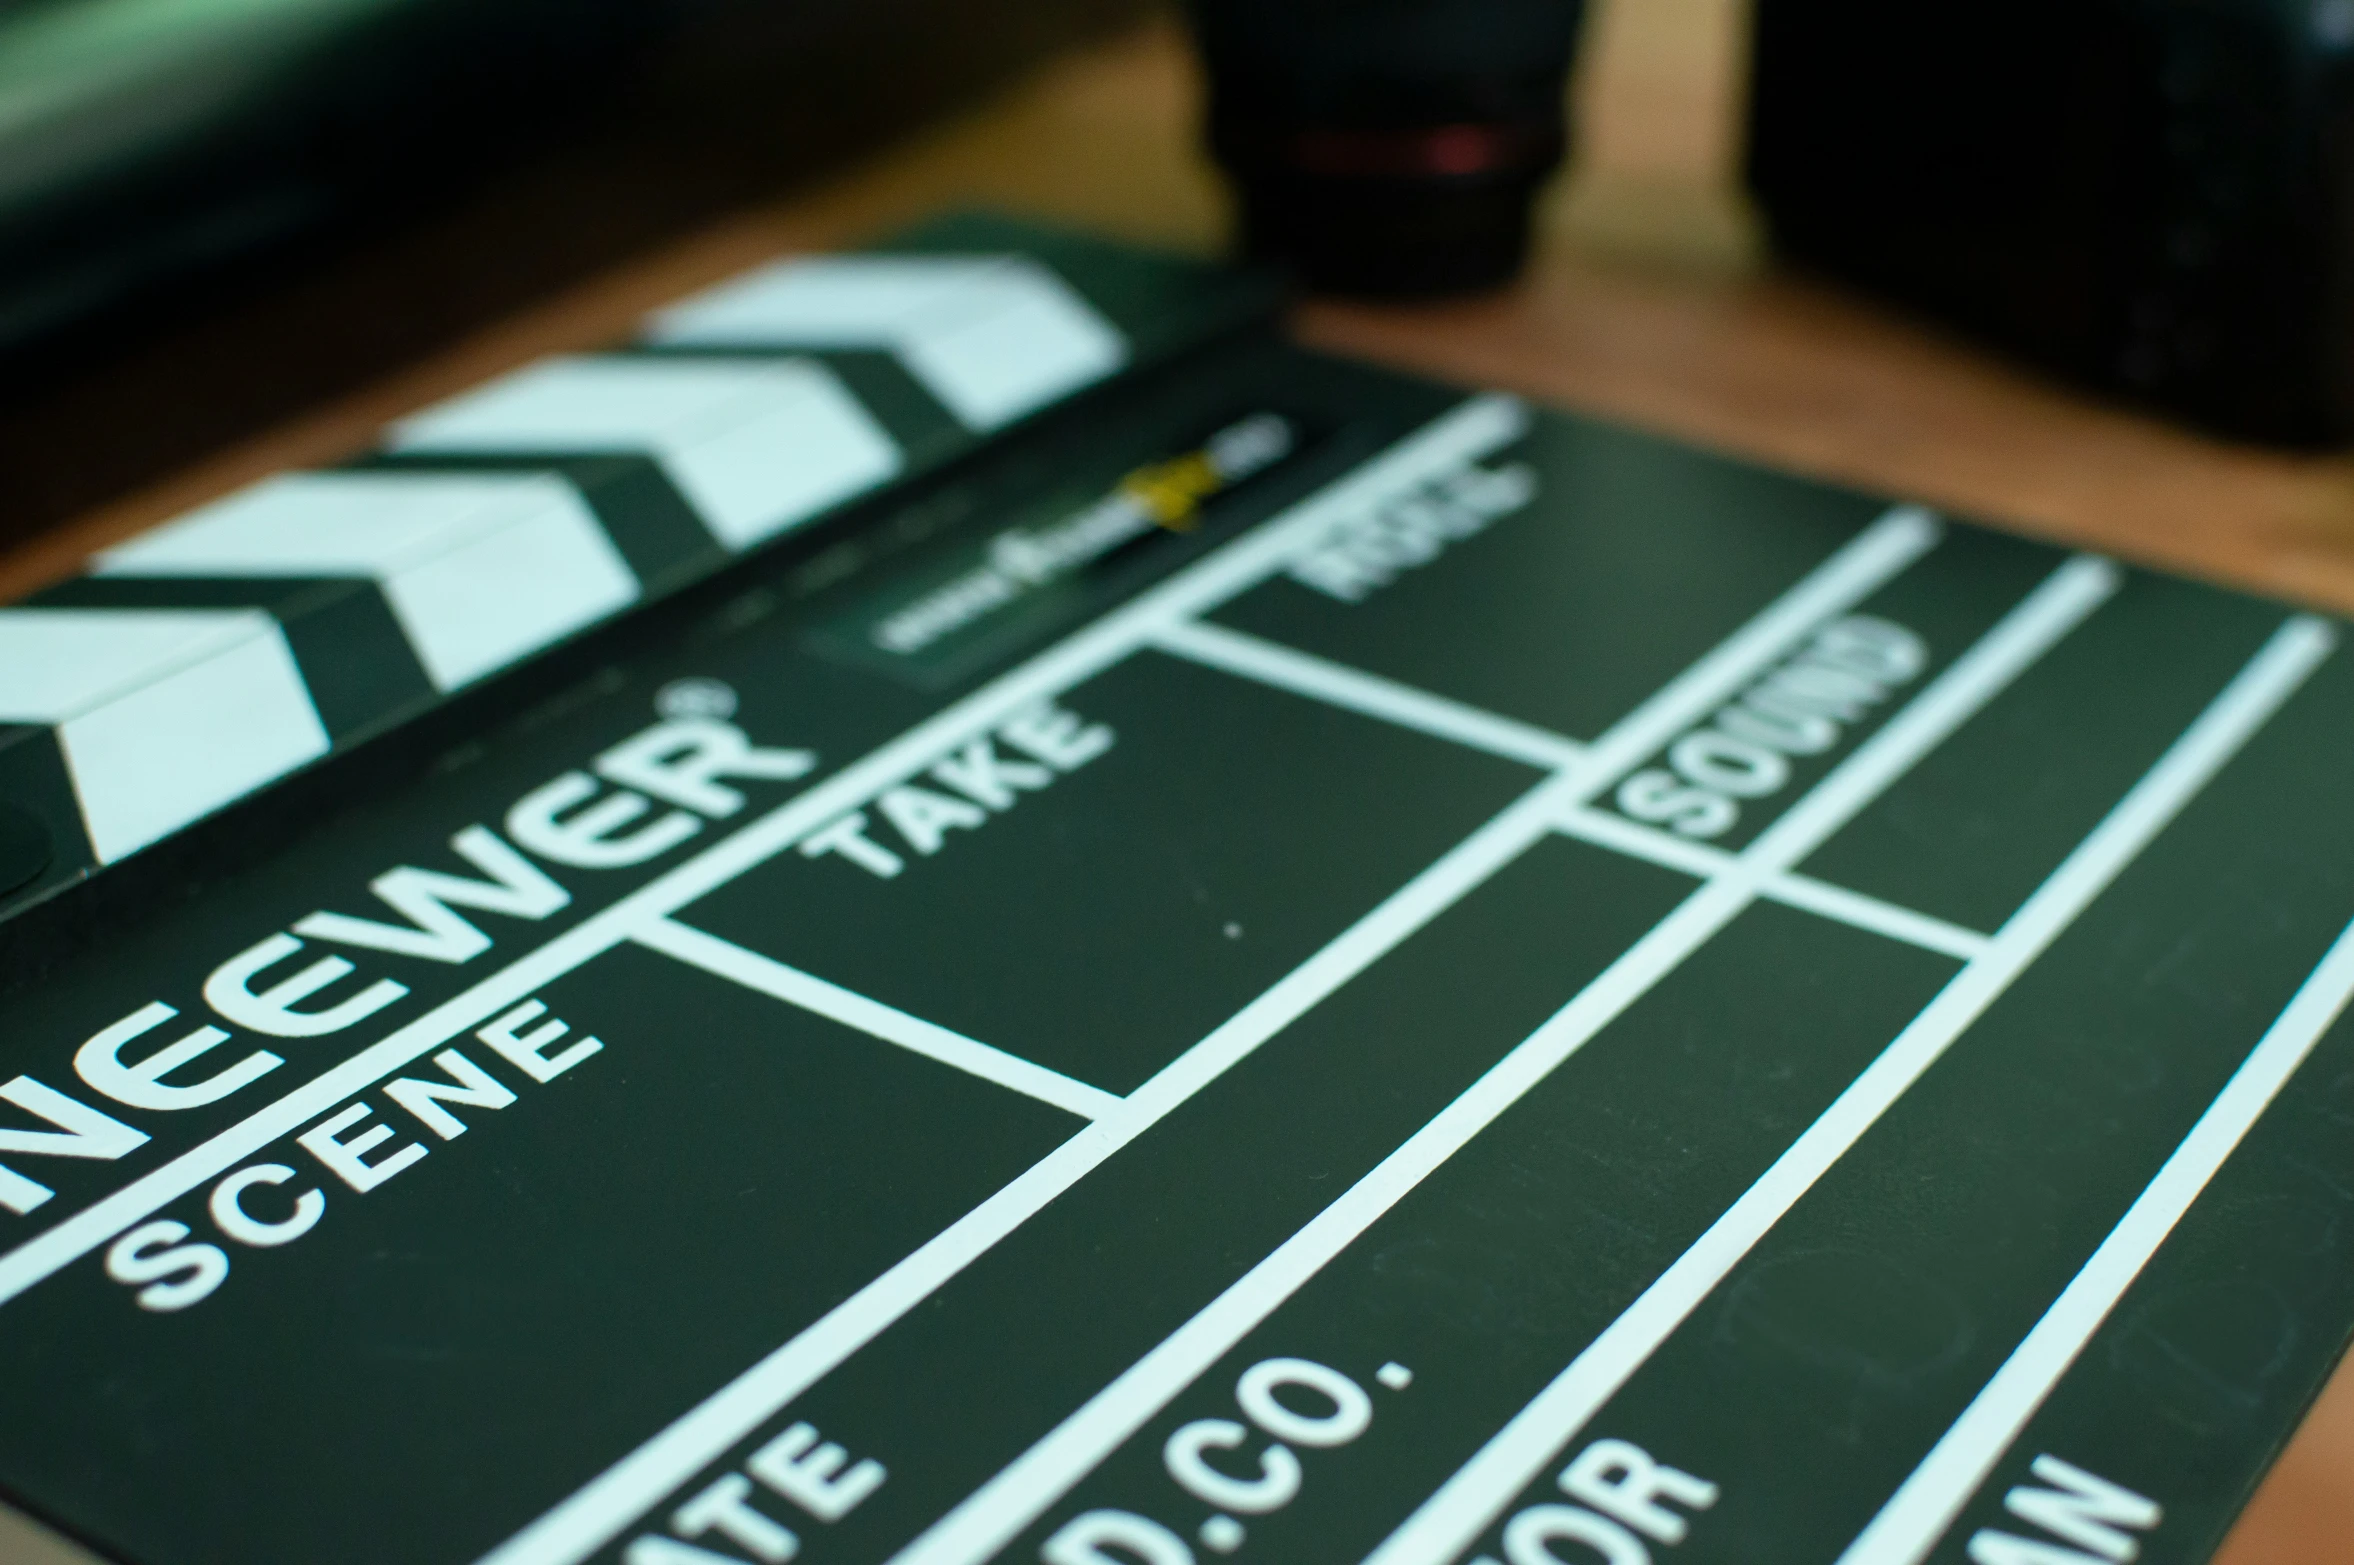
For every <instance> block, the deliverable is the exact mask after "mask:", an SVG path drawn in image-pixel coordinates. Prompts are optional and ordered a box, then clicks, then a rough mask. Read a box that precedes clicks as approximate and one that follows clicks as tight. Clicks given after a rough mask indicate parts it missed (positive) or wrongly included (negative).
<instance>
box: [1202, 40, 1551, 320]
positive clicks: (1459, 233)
mask: <svg viewBox="0 0 2354 1565" xmlns="http://www.w3.org/2000/svg"><path fill="white" fill-rule="evenodd" d="M1192 10H1193V16H1194V22H1195V27H1196V30H1197V32H1198V35H1199V37H1200V40H1201V46H1202V54H1203V57H1204V60H1205V61H1206V63H1207V65H1208V68H1209V79H1210V104H1209V137H1210V147H1211V151H1212V152H1213V153H1214V154H1215V155H1216V157H1217V159H1218V161H1219V162H1220V163H1221V164H1222V165H1224V166H1225V168H1226V170H1227V171H1228V172H1229V173H1230V174H1231V175H1232V176H1233V178H1234V181H1235V184H1236V187H1237V194H1238V196H1239V205H1240V216H1241V229H1242V232H1241V240H1242V246H1243V248H1244V250H1245V251H1246V252H1247V253H1248V254H1250V255H1252V256H1255V257H1258V258H1261V259H1266V260H1273V261H1278V262H1282V263H1284V264H1286V265H1288V266H1289V267H1291V268H1292V269H1293V271H1294V272H1295V273H1296V274H1297V276H1298V277H1299V279H1300V280H1301V281H1302V282H1303V283H1305V284H1306V285H1307V286H1308V287H1310V288H1314V289H1318V290H1323V291H1329V292H1336V293H1351V294H1361V295H1376V296H1416V295H1421V296H1429V295H1438V294H1448V293H1462V292H1469V291H1473V290H1477V289H1481V288H1488V287H1493V286H1496V285H1498V284H1501V283H1503V282H1506V281H1508V280H1509V279H1510V278H1511V277H1512V276H1513V274H1514V273H1515V272H1517V271H1518V270H1519V268H1520V265H1521V263H1522V261H1523V260H1524V259H1525V257H1526V254H1527V250H1528V239H1529V209H1530V206H1531V203H1532V201H1533V199H1534V197H1535V195H1536V191H1537V187H1538V186H1539V185H1540V184H1541V183H1543V181H1544V180H1545V178H1546V176H1547V175H1549V174H1550V173H1551V172H1552V171H1553V170H1554V169H1555V168H1556V167H1557V166H1559V164H1560V162H1561V158H1562V154H1563V151H1564V149H1565V144H1566V134H1565V131H1564V128H1563V113H1562V94H1563V90H1564V85H1565V82H1566V78H1567V75H1568V71H1569V64H1570V58H1571V54H1572V51H1573V49H1574V46H1575V42H1576V37H1577V26H1578V21H1579V17H1580V13H1581V11H1582V10H1583V4H1582V0H1193V6H1192Z"/></svg>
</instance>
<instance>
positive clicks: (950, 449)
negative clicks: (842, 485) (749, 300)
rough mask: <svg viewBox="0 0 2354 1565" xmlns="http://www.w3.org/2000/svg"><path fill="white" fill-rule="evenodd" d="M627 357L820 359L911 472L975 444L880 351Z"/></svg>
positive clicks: (646, 352)
mask: <svg viewBox="0 0 2354 1565" xmlns="http://www.w3.org/2000/svg"><path fill="white" fill-rule="evenodd" d="M628 356H636V357H641V358H651V359H704V360H710V359H720V360H725V361H729V362H734V363H753V364H758V363H771V364H773V363H776V362H778V361H780V360H784V359H815V360H816V361H817V362H818V363H820V364H823V365H824V366H825V367H826V368H827V369H829V370H832V371H833V372H834V376H835V378H836V379H838V380H840V381H841V382H842V384H843V385H844V386H846V387H848V388H849V391H850V395H851V396H852V397H854V398H855V399H857V402H858V405H859V406H861V407H863V408H865V409H866V411H867V412H868V413H869V414H870V415H872V416H873V418H874V419H875V421H876V422H877V423H879V424H881V425H882V426H883V432H884V433H885V434H887V435H889V436H890V437H891V438H892V440H893V441H895V442H896V443H897V444H898V446H899V452H900V458H901V460H902V462H903V463H904V464H905V466H906V470H907V471H909V472H914V471H916V470H918V469H921V468H926V467H930V466H932V465H933V464H934V463H936V462H939V461H942V460H944V459H945V458H947V457H950V456H953V455H955V454H956V452H958V451H959V450H961V449H963V448H964V447H966V446H968V445H971V444H972V443H973V441H974V439H975V436H974V435H973V433H972V432H971V431H970V430H968V429H966V428H965V426H964V423H963V421H962V420H961V419H959V418H958V417H957V416H956V414H955V413H954V412H953V411H951V410H950V408H949V406H948V404H947V403H945V402H942V401H941V400H940V399H939V398H938V397H936V396H934V395H933V394H932V390H931V388H930V387H929V386H926V385H925V384H924V383H923V382H922V381H920V380H918V379H916V378H915V376H914V375H913V374H911V373H909V371H908V368H907V366H906V365H905V364H904V363H902V362H901V361H900V358H899V355H898V354H896V353H891V352H887V351H886V350H884V349H881V348H746V347H737V346H733V345H731V344H728V343H724V342H659V343H641V344H639V345H638V346H637V347H634V348H630V349H627V350H624V352H622V353H616V354H614V355H613V357H615V358H621V357H628Z"/></svg>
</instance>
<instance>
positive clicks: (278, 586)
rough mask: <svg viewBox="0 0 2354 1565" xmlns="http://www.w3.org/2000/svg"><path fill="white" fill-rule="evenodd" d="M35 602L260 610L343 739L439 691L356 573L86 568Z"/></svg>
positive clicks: (377, 591)
mask: <svg viewBox="0 0 2354 1565" xmlns="http://www.w3.org/2000/svg"><path fill="white" fill-rule="evenodd" d="M33 602H34V603H36V604H37V605H39V606H40V607H42V608H55V609H69V608H70V609H260V610H262V611H263V612H264V613H267V614H269V615H271V616H272V617H274V618H275V619H276V620H277V621H278V624H279V626H280V628H282V629H283V630H284V631H285V633H286V647H287V650H288V651H290V652H292V653H293V654H294V662H295V666H296V667H297V668H299V669H301V670H302V679H303V684H304V685H305V686H307V687H308V688H309V690H310V693H311V704H312V705H313V706H315V707H317V708H318V712H319V721H320V722H321V723H322V724H324V725H325V726H326V729H327V736H328V737H329V738H330V739H333V740H334V741H336V743H338V744H339V745H340V744H341V743H342V742H344V741H345V740H347V739H349V738H352V737H354V736H356V735H358V734H361V733H363V732H366V731H368V730H370V729H373V728H376V727H379V726H381V725H382V724H385V723H388V722H392V721H394V720H395V719H398V718H400V717H404V716H406V715H408V714H409V713H411V712H414V711H417V710H419V709H421V708H423V707H425V706H427V705H430V704H431V703H432V702H433V701H434V700H435V699H436V692H435V691H434V688H433V682H432V680H430V679H429V678H427V677H426V674H425V667H424V665H423V664H422V663H420V662H419V661H418V659H417V654H416V652H415V651H414V650H413V649H412V648H411V647H410V645H409V638H408V637H407V636H406V635H405V634H403V633H402V631H401V627H400V621H399V620H397V619H395V618H394V617H393V613H392V605H391V604H390V603H389V602H387V601H386V600H385V596H384V592H383V589H382V588H380V587H379V586H378V585H377V584H376V583H375V582H373V581H369V580H367V579H365V578H362V577H301V578H293V577H246V576H85V577H82V578H81V579H80V580H78V581H69V582H65V583H63V584H61V585H59V586H56V587H52V588H50V589H49V590H47V591H46V592H43V593H41V594H40V595H39V596H38V597H36V598H34V599H33Z"/></svg>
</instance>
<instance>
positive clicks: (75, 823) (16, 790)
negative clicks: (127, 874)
mask: <svg viewBox="0 0 2354 1565" xmlns="http://www.w3.org/2000/svg"><path fill="white" fill-rule="evenodd" d="M0 816H4V817H6V818H5V819H0V912H5V910H6V909H8V908H10V907H12V906H15V905H18V904H21V903H24V902H26V901H29V900H31V899H32V898H33V897H36V896H38V895H40V894H41V893H42V892H44V891H47V890H49V889H50V888H51V887H54V886H60V885H63V884H64V883H65V882H67V881H69V880H73V879H76V878H77V877H79V876H81V875H83V874H86V873H88V872H89V871H90V870H92V869H95V868H96V867H97V865H98V855H97V854H96V853H94V852H92V851H91V849H90V838H89V835H88V834H87V833H86V832H85V831H84V830H83V827H82V806H81V801H80V800H78V799H76V798H75V797H74V784H73V778H72V776H71V775H70V774H69V773H68V772H67V771H66V769H65V755H64V752H63V751H61V750H60V749H59V748H58V745H57V734H56V731H55V730H53V729H49V728H45V727H41V726H39V725H37V724H27V723H0ZM27 832H31V833H33V834H36V835H37V836H38V837H39V839H40V841H41V843H42V845H43V847H45V848H46V850H47V851H46V852H45V853H43V852H40V851H39V850H34V852H33V853H32V854H31V855H30V856H29V857H28V856H27V855H26V850H25V848H24V846H23V841H24V834H25V833H27ZM34 859H38V860H39V861H40V862H39V864H38V867H37V868H34V867H31V864H32V860H34ZM28 871H29V873H28Z"/></svg>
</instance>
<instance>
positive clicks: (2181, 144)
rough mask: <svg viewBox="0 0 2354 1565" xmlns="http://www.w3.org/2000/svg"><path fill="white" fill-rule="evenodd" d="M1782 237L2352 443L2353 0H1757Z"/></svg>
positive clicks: (2184, 393) (1849, 271) (1983, 330)
mask: <svg viewBox="0 0 2354 1565" xmlns="http://www.w3.org/2000/svg"><path fill="white" fill-rule="evenodd" d="M1748 176H1749V182H1750V186H1751V188H1752V190H1753V192H1754V193H1755V195H1756V196H1757V198H1758V200H1759V202H1760V204H1761V206H1762V207H1763V209H1764V212H1765V216H1766V219H1767V223H1768V226H1769V229H1770V231H1771V234H1772V236H1773V240H1774V243H1775V245H1776V247H1777V249H1779V250H1780V251H1781V253H1783V254H1784V255H1785V256H1787V257H1789V258H1790V259H1792V260H1795V261H1798V262H1800V263H1801V264H1803V265H1806V266H1809V267H1812V268H1814V269H1816V270H1819V271H1821V272H1824V273H1827V274H1830V275H1832V276H1834V277H1837V278H1839V279H1841V280H1844V281H1848V282H1852V283H1856V284H1860V285H1862V286H1864V287H1866V288H1869V289H1871V290H1873V291H1876V292H1878V293H1881V294H1884V295H1886V296H1888V297H1890V298H1892V299H1895V300H1897V301H1900V302H1902V303H1904V304H1907V305H1910V306H1913V307H1915V308H1918V309H1920V310H1923V311H1925V312H1927V313H1929V314H1932V315H1935V316H1938V317H1941V318H1943V319H1946V320H1949V321H1952V322H1954V323H1955V324H1957V325H1960V326H1962V327H1964V328H1965V329H1967V330H1970V331H1972V332H1974V333H1976V334H1979V335H1981V336H1984V337H1986V338H1989V339H1991V340H1993V341H1995V342H1997V343H2000V344H2002V345H2004V346H2005V347H2007V348H2009V349H2011V350H2012V351H2014V352H2017V353H2019V354H2020V355H2021V356H2023V357H2026V358H2028V359H2031V360H2033V361H2035V362H2038V363H2040V364H2042V365H2044V366H2046V367H2048V368H2051V369H2054V370H2057V371H2059V372H2061V373H2063V374H2066V375H2068V376H2070V377H2072V378H2075V379H2077V380H2080V381H2084V382H2088V383H2090V384H2092V385H2095V386H2098V387H2101V388H2103V389H2106V390H2109V391H2112V392H2117V393H2122V394H2124V395H2126V396H2128V397H2131V398H2133V399H2136V400H2139V401H2143V402H2147V403H2150V404H2153V405H2155V406H2158V407H2161V408H2164V409H2166V410H2168V411H2171V412H2174V413H2176V414H2179V415H2182V416H2185V417H2187V418H2189V419H2192V420H2194V421H2196V422H2198V423H2201V424H2204V425H2206V426H2208V427H2210V428H2212V429H2215V430H2218V431H2221V432H2223V433H2227V434H2231V435H2235V436H2242V437H2249V438H2256V439H2262V440H2270V441H2277V442H2284V443H2290V444H2300V445H2319V444H2335V443H2342V442H2344V441H2347V440H2348V439H2354V0H1968V3H1958V0H1910V3H1907V4H1903V5H1889V4H1887V3H1885V0H1759V6H1758V12H1757V24H1756V55H1755V76H1754V85H1753V95H1752V99H1751V109H1750V142H1749V165H1748Z"/></svg>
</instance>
